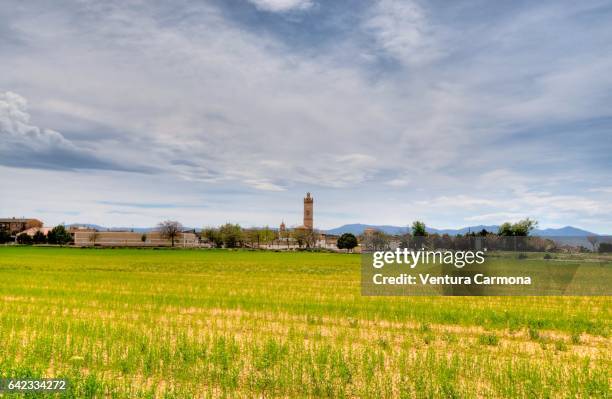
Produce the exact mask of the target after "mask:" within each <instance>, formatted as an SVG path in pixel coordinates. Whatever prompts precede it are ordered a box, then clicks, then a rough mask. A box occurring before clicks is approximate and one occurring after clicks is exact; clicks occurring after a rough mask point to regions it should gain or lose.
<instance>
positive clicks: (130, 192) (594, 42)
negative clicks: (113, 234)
mask: <svg viewBox="0 0 612 399" xmlns="http://www.w3.org/2000/svg"><path fill="white" fill-rule="evenodd" d="M610 20H612V2H610V1H588V0H587V1H580V2H575V1H540V2H532V1H512V2H490V1H472V0H467V1H455V2H448V1H439V0H433V1H427V2H425V1H411V0H407V1H396V0H368V1H358V0H353V1H346V2H344V1H339V0H333V1H324V0H219V1H215V0H212V1H204V0H173V1H144V0H142V1H125V0H121V1H113V0H110V1H104V2H100V1H88V0H81V1H64V0H56V1H53V2H50V1H46V0H39V1H36V0H33V1H27V2H23V1H18V0H15V1H13V0H4V1H2V2H1V3H0V59H1V62H0V182H1V183H0V217H8V216H18V217H19V216H25V217H36V218H39V219H41V220H43V221H44V222H45V224H46V225H55V224H58V223H96V224H100V225H104V226H124V227H130V226H133V227H145V226H154V225H156V224H157V223H159V222H160V221H162V220H166V219H171V220H178V221H180V222H181V223H183V225H185V226H191V227H203V226H210V225H218V224H221V223H225V222H232V223H240V224H241V225H243V226H263V225H270V226H277V225H278V224H280V222H281V221H283V220H284V221H285V223H286V224H287V225H288V226H295V225H299V224H301V222H302V221H301V212H302V198H303V197H304V195H305V193H306V192H311V193H312V194H313V196H314V199H315V226H316V227H318V228H321V229H326V228H333V227H337V226H339V225H342V224H345V223H368V224H391V225H398V226H404V225H408V224H410V223H411V222H412V221H413V220H417V219H418V220H423V221H425V222H426V224H427V225H428V226H431V227H436V228H456V227H462V226H468V225H479V224H498V223H501V222H504V221H516V220H518V219H521V218H524V217H530V218H532V219H536V220H537V221H538V222H539V226H540V227H541V228H546V227H552V228H555V227H562V226H566V225H573V226H576V227H581V228H584V229H587V230H589V231H593V232H596V233H607V234H610V233H612V178H611V177H612V156H611V154H612V106H611V105H612V73H611V71H612V24H610Z"/></svg>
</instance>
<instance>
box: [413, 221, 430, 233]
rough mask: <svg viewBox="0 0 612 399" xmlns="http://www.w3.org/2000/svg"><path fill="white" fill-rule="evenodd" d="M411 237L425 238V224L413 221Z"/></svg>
mask: <svg viewBox="0 0 612 399" xmlns="http://www.w3.org/2000/svg"><path fill="white" fill-rule="evenodd" d="M412 235H413V236H415V237H425V236H426V235H427V230H426V229H425V223H423V222H421V221H419V220H415V221H414V222H413V223H412Z"/></svg>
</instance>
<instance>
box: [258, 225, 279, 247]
mask: <svg viewBox="0 0 612 399" xmlns="http://www.w3.org/2000/svg"><path fill="white" fill-rule="evenodd" d="M257 236H258V242H259V243H261V244H264V245H268V244H269V243H271V242H272V241H274V239H275V238H276V234H275V233H274V231H272V230H271V229H270V228H269V227H268V226H266V227H264V228H263V229H261V230H257Z"/></svg>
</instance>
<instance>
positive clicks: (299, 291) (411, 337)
mask: <svg viewBox="0 0 612 399" xmlns="http://www.w3.org/2000/svg"><path fill="white" fill-rule="evenodd" d="M536 255H537V256H539V257H540V259H541V256H542V254H535V255H530V256H536ZM508 261H509V262H511V261H512V259H511V258H510V257H509V258H508ZM542 261H544V260H542ZM610 305H612V299H611V298H610V297H362V296H361V294H360V258H359V256H358V255H350V254H330V253H276V252H263V251H262V252H255V251H227V250H152V249H147V250H138V249H74V248H36V247H0V373H1V374H2V376H3V377H6V376H12V377H28V376H29V377H55V378H59V377H65V378H68V379H69V380H70V383H71V390H70V392H69V393H68V394H67V396H74V397H79V398H81V397H126V398H128V397H129V398H133V397H172V398H174V397H180V398H193V397H228V398H234V397H249V398H250V397H362V398H372V397H407V398H411V397H468V398H470V397H526V398H533V397H568V398H574V397H584V398H586V397H604V398H605V397H609V396H610V380H611V376H610V370H611V369H612V356H611V355H612V351H611V345H610V342H611V341H610V324H611V318H610V316H611V314H610Z"/></svg>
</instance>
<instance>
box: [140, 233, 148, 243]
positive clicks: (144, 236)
mask: <svg viewBox="0 0 612 399" xmlns="http://www.w3.org/2000/svg"><path fill="white" fill-rule="evenodd" d="M140 241H142V242H147V235H146V234H143V235H141V236H140Z"/></svg>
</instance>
